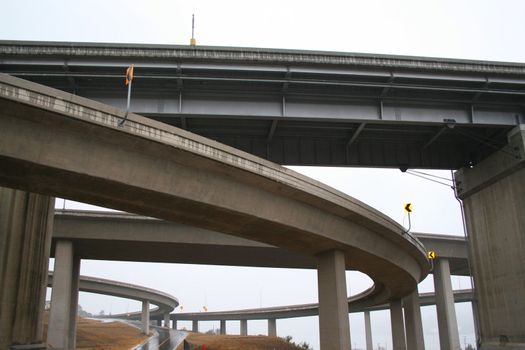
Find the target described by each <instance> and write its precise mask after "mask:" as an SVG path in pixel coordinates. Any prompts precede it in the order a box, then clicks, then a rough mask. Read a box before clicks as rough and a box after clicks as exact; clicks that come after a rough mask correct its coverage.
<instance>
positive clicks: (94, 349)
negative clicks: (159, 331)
mask: <svg viewBox="0 0 525 350" xmlns="http://www.w3.org/2000/svg"><path fill="white" fill-rule="evenodd" d="M45 335H47V322H45V324H44V336H45ZM147 338H148V337H147V336H145V335H143V334H141V333H140V330H139V329H137V328H135V327H132V326H129V325H126V324H124V323H122V322H101V321H98V320H92V319H86V318H79V319H78V323H77V347H76V348H77V349H80V350H129V349H132V348H133V347H135V346H136V345H138V344H141V343H142V342H143V341H145V340H146V339H147Z"/></svg>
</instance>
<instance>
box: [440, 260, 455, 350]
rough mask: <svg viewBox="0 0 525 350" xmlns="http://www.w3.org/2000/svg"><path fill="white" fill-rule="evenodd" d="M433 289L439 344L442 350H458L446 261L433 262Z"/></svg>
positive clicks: (447, 263)
mask: <svg viewBox="0 0 525 350" xmlns="http://www.w3.org/2000/svg"><path fill="white" fill-rule="evenodd" d="M434 289H435V292H436V311H437V319H438V326H439V344H440V348H441V349H442V350H459V349H460V346H459V331H458V322H457V320H456V309H455V307H454V295H453V294H452V281H451V280H450V266H449V262H448V260H447V259H439V258H438V259H436V260H435V261H434Z"/></svg>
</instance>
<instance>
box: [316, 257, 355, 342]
mask: <svg viewBox="0 0 525 350" xmlns="http://www.w3.org/2000/svg"><path fill="white" fill-rule="evenodd" d="M317 283H318V293H319V338H320V344H321V350H348V349H349V348H350V323H349V320H348V300H347V294H346V275H345V256H344V253H343V252H342V251H338V250H332V251H328V252H325V253H323V254H320V255H318V256H317Z"/></svg>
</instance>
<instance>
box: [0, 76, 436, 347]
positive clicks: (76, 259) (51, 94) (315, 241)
mask: <svg viewBox="0 0 525 350" xmlns="http://www.w3.org/2000/svg"><path fill="white" fill-rule="evenodd" d="M0 110H1V111H2V116H1V118H0V124H1V127H0V136H1V137H0V139H2V143H0V164H1V165H2V166H0V184H2V185H3V186H11V187H15V188H18V189H21V190H27V191H33V192H38V193H42V194H46V195H56V196H62V197H65V198H72V199H76V200H79V201H83V202H87V203H93V204H97V205H102V206H107V207H113V208H117V209H121V210H126V211H131V212H137V213H140V214H144V215H148V216H154V217H158V218H163V219H166V220H170V221H175V222H182V223H185V224H189V225H193V226H197V227H201V228H205V229H211V230H215V231H219V232H224V233H227V234H230V235H234V236H239V237H243V238H248V239H252V240H257V241H260V242H264V243H267V244H272V245H275V246H279V247H281V248H285V249H288V250H291V251H296V252H298V253H300V254H305V255H311V256H315V257H316V261H317V270H318V277H319V278H318V280H319V304H320V312H319V317H320V334H321V344H322V347H323V349H330V348H337V349H339V348H345V347H347V346H349V344H350V338H349V332H348V326H344V325H345V324H346V325H348V310H347V309H348V306H347V300H346V298H347V293H346V282H345V273H344V272H345V270H346V269H356V270H359V271H362V272H364V273H366V274H367V275H368V276H370V277H371V278H372V280H373V281H374V287H373V288H371V289H370V290H369V291H368V292H367V293H366V294H364V295H362V296H363V298H362V299H361V302H362V303H363V305H366V304H368V305H375V304H379V303H384V302H391V303H393V305H395V306H396V307H397V308H398V310H401V298H404V297H406V296H407V295H410V294H413V291H414V290H415V288H416V285H417V283H418V282H419V281H421V280H422V279H423V278H424V277H425V276H426V275H427V273H428V271H429V264H428V261H427V259H426V256H425V251H424V248H423V246H422V245H421V243H420V242H419V241H417V239H415V238H414V237H412V236H410V235H406V234H404V233H403V232H404V229H403V228H402V227H401V226H400V225H398V224H397V223H395V222H394V221H393V220H391V219H390V218H388V217H386V216H384V215H383V214H381V213H379V212H377V211H375V210H373V209H372V208H370V207H368V206H366V205H365V204H363V203H361V202H359V201H357V200H355V199H353V198H351V197H349V196H347V195H345V194H343V193H340V192H337V191H335V190H333V189H331V188H329V187H327V186H325V185H323V184H321V183H318V182H315V181H313V180H311V179H308V178H306V177H304V176H301V175H299V174H297V173H295V172H293V171H290V170H288V169H286V168H283V167H280V166H278V165H276V164H273V163H269V162H267V161H264V160H262V159H259V158H256V157H254V156H252V155H249V154H246V153H244V152H241V151H238V150H235V149H233V148H230V147H228V146H224V145H221V144H218V143H216V142H213V141H210V140H207V139H204V138H202V137H199V136H197V135H194V134H190V133H187V132H185V131H183V130H180V129H176V128H173V127H170V126H166V125H163V124H159V123H157V122H155V121H152V120H149V119H146V118H143V117H140V116H138V115H130V116H129V118H128V121H127V122H126V124H125V126H124V127H123V128H120V127H118V122H119V120H120V119H122V117H123V116H124V115H123V111H121V110H118V109H115V108H113V107H109V106H106V105H102V104H99V103H96V102H94V101H91V100H87V99H84V98H80V97H77V96H73V95H70V94H68V93H64V92H61V91H57V90H54V89H51V88H48V87H44V86H41V85H37V84H34V83H30V82H27V81H23V80H20V79H17V78H13V77H10V76H7V75H0ZM88 135H89V136H88ZM42 151H43V153H42ZM151 174H157V175H158V176H156V177H155V178H154V179H153V178H152V177H151ZM2 200H3V201H4V202H5V204H4V205H5V207H7V208H12V209H10V210H6V211H5V212H4V214H5V215H6V216H7V217H6V218H5V219H2V220H0V222H2V223H4V225H6V226H7V227H6V229H5V232H7V233H10V232H15V233H14V234H13V235H14V237H16V238H18V239H19V240H22V241H21V242H20V241H15V242H14V243H16V242H20V243H19V244H21V245H22V246H23V245H24V244H28V245H31V244H36V245H37V246H36V247H30V248H29V249H31V251H32V250H33V249H34V250H35V251H39V252H41V254H42V255H41V257H42V260H39V261H40V263H39V265H38V266H43V265H44V263H43V261H46V259H45V256H46V254H47V253H46V246H47V240H46V239H44V240H43V241H41V240H38V239H28V240H27V241H26V240H24V234H26V235H30V234H31V232H33V233H34V234H35V235H36V236H37V237H39V238H40V239H42V238H43V237H45V236H46V235H45V234H44V235H42V234H41V233H40V231H35V230H37V229H38V228H40V229H43V230H44V232H47V231H48V230H49V226H50V225H49V224H48V222H50V221H51V219H50V218H49V216H50V214H46V213H47V212H49V210H45V209H46V208H48V207H49V205H50V200H49V198H48V197H45V196H44V197H39V196H33V195H30V196H29V197H28V196H27V195H25V194H23V193H20V192H16V191H13V190H5V193H4V194H3V195H2ZM34 202H36V203H39V204H38V205H36V204H35V203H34ZM18 203H20V204H18ZM23 203H29V204H23ZM35 205H36V206H37V207H38V213H39V216H38V217H39V218H40V221H38V223H39V224H40V225H36V223H35V225H31V226H28V227H26V224H27V223H28V221H27V220H25V221H24V220H22V222H20V221H16V220H15V221H13V220H12V219H11V218H10V215H13V214H12V210H15V209H16V210H19V214H18V215H20V217H23V216H27V215H36V213H34V212H33V209H35ZM17 217H18V216H17ZM8 218H9V219H8ZM14 243H13V244H14ZM10 244H11V243H10ZM6 253H12V254H15V253H16V252H15V251H13V252H11V251H8V252H6ZM152 253H154V252H152ZM54 256H55V262H56V263H57V266H56V267H55V270H54V271H55V278H56V279H57V280H61V281H62V282H61V284H60V287H58V288H57V286H55V288H54V291H53V295H52V303H54V304H55V305H59V304H60V305H61V307H58V308H56V309H55V310H56V312H51V316H50V328H49V332H48V343H49V344H50V345H51V346H53V347H55V348H69V347H71V346H73V345H72V341H73V339H74V338H72V336H71V331H72V329H74V328H73V327H71V325H72V324H74V322H75V319H74V317H72V316H74V312H72V311H71V306H72V305H75V304H74V302H75V295H76V293H75V292H74V284H75V282H74V281H75V279H77V278H78V273H79V269H80V256H79V255H78V254H77V253H76V252H75V250H74V244H73V242H71V241H65V240H64V241H59V242H57V243H56V245H55V250H54ZM20 259H22V260H20ZM27 259H29V260H32V259H37V255H33V256H30V257H21V256H19V257H18V260H17V261H16V265H15V266H13V265H11V264H15V261H12V260H10V259H7V260H4V261H3V263H5V264H6V265H7V266H10V268H11V269H20V268H22V269H23V268H24V267H25V266H27V268H31V269H33V268H34V265H33V261H27ZM35 272H36V271H35ZM45 274H46V275H47V271H46V272H45ZM14 275H15V276H24V277H25V278H28V279H29V281H27V283H28V284H29V285H31V287H32V283H33V284H34V283H40V286H41V287H40V288H38V287H37V288H35V289H34V290H36V291H38V290H41V289H42V285H43V286H44V287H45V284H44V283H42V282H40V281H38V280H35V279H31V278H30V277H29V276H26V275H25V274H23V273H15V274H14ZM44 280H45V277H44ZM17 281H18V280H17V279H15V280H14V281H13V282H11V281H9V282H10V283H8V284H4V285H6V286H7V288H5V289H6V291H4V293H7V294H6V296H8V297H10V298H13V299H14V300H16V296H15V295H14V294H16V293H17V292H16V288H15V285H16V284H17V283H18V282H17ZM38 285H39V284H37V286H38ZM31 290H33V288H31ZM38 297H41V295H40V294H39V295H38ZM20 298H21V301H22V300H24V302H25V303H27V302H28V299H27V298H23V297H20ZM38 299H39V298H35V300H34V302H35V303H37V304H36V305H35V306H33V307H30V308H29V309H28V310H27V312H28V313H29V314H34V313H35V312H36V310H38V309H39V307H38ZM11 305H13V306H14V307H15V310H16V302H14V303H12V304H11ZM37 313H38V312H37ZM397 315H398V316H401V317H402V313H398V314H397ZM17 316H19V314H15V317H17ZM21 316H23V315H21ZM400 324H401V323H400ZM16 325H17V324H16V322H15V324H14V326H15V327H14V329H11V328H10V327H13V324H6V323H4V322H2V326H3V327H6V328H9V329H5V331H4V330H3V331H2V332H1V333H2V334H3V335H7V337H11V334H12V332H13V330H14V331H17V328H16ZM401 330H402V331H404V330H403V329H401ZM4 337H5V336H4ZM4 339H5V338H4ZM334 339H336V340H337V341H336V342H334ZM4 341H5V340H4ZM7 341H11V340H10V338H8V339H7ZM338 342H339V343H338Z"/></svg>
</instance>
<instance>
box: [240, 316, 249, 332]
mask: <svg viewBox="0 0 525 350" xmlns="http://www.w3.org/2000/svg"><path fill="white" fill-rule="evenodd" d="M241 335H248V320H241Z"/></svg>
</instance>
